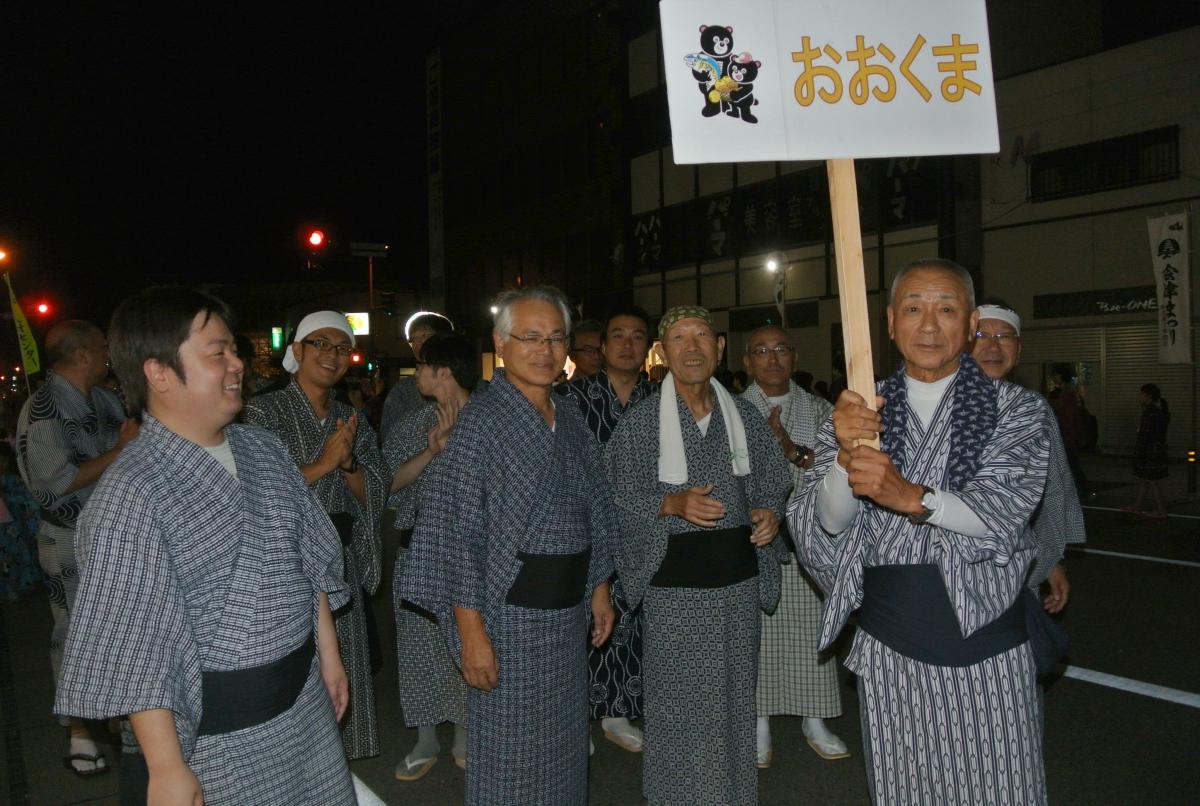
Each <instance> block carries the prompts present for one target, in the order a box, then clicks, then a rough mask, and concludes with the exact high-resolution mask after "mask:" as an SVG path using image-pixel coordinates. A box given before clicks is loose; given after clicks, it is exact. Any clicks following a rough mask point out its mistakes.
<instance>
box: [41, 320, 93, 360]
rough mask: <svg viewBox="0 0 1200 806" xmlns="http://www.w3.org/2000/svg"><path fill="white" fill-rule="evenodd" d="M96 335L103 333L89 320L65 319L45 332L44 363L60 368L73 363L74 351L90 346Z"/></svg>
mask: <svg viewBox="0 0 1200 806" xmlns="http://www.w3.org/2000/svg"><path fill="white" fill-rule="evenodd" d="M97 336H100V337H101V338H103V336H104V333H103V332H101V330H100V328H98V327H96V326H95V325H93V324H92V323H91V322H85V321H84V320H82V319H65V320H63V321H62V322H59V323H58V324H56V325H54V326H53V327H51V328H50V330H49V332H47V333H46V344H45V350H46V364H47V365H48V366H49V367H50V368H51V369H61V368H65V367H68V366H71V365H73V364H74V363H75V353H76V352H77V351H79V350H86V349H87V348H88V347H91V346H92V340H93V339H95V338H96V337H97Z"/></svg>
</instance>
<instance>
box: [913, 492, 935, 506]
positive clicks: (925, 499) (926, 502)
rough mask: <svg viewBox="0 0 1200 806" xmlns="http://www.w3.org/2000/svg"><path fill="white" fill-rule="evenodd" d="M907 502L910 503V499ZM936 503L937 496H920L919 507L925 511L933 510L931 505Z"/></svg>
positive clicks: (927, 494) (931, 494)
mask: <svg viewBox="0 0 1200 806" xmlns="http://www.w3.org/2000/svg"><path fill="white" fill-rule="evenodd" d="M909 500H910V501H911V500H912V499H911V498H910V499H909ZM936 503H937V496H935V495H934V494H933V493H925V494H924V495H923V496H921V506H923V507H925V509H933V505H934V504H936Z"/></svg>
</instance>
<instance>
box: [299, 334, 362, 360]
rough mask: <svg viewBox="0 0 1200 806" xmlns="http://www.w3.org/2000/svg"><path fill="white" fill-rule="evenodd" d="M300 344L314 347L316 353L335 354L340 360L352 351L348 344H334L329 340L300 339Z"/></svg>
mask: <svg viewBox="0 0 1200 806" xmlns="http://www.w3.org/2000/svg"><path fill="white" fill-rule="evenodd" d="M300 343H301V344H309V345H312V346H313V347H316V348H317V352H318V353H337V354H338V355H339V356H341V357H342V358H345V357H346V356H348V355H350V353H352V352H353V351H354V348H353V347H351V346H350V345H349V344H334V343H333V342H331V341H330V340H329V339H300Z"/></svg>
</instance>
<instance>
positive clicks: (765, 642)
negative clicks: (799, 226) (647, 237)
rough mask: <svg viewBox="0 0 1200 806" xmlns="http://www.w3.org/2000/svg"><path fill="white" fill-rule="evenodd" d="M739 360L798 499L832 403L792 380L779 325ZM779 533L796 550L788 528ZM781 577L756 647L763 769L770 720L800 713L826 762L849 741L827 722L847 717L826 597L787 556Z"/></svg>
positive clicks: (757, 334) (747, 395) (749, 396)
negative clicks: (830, 648)
mask: <svg viewBox="0 0 1200 806" xmlns="http://www.w3.org/2000/svg"><path fill="white" fill-rule="evenodd" d="M742 365H743V366H744V367H745V368H746V372H747V373H749V375H750V377H751V378H753V379H754V382H753V383H751V384H750V386H749V387H748V388H747V389H746V391H745V392H743V393H742V397H743V398H744V399H746V400H748V401H750V402H751V403H753V404H754V408H756V409H758V411H759V413H760V414H762V416H763V417H764V418H765V419H766V421H767V425H769V426H770V427H771V432H772V433H773V434H774V435H775V439H776V441H778V443H779V449H780V450H781V451H782V452H783V458H784V459H786V460H787V461H788V464H789V466H790V467H789V469H790V471H791V477H792V492H791V497H790V499H789V503H790V502H791V501H795V500H796V499H797V498H799V496H800V488H801V486H802V485H803V483H804V471H805V470H807V469H808V468H810V467H812V464H813V449H812V447H811V446H813V445H815V444H816V443H817V431H819V430H820V428H821V425H822V423H824V422H825V420H827V419H828V418H829V414H830V412H832V411H833V405H832V404H831V403H829V402H828V401H826V400H823V399H821V398H817V397H814V396H813V395H810V394H809V393H808V392H805V391H804V390H803V389H801V388H800V387H799V386H797V385H796V384H795V383H794V382H793V381H792V370H794V369H795V365H796V351H795V349H794V348H793V347H792V345H791V342H790V341H789V340H788V334H787V331H785V330H784V329H783V328H781V327H778V326H776V325H767V326H765V327H760V328H759V329H758V330H755V331H754V332H753V333H751V334H750V338H748V339H747V340H746V354H745V355H744V356H743V357H742ZM780 534H781V536H782V537H783V538H784V539H785V541H786V542H787V543H788V544H789V548H791V549H792V551H794V550H795V547H794V546H793V545H791V537H790V535H789V534H788V533H787V529H786V526H785V525H781V526H780ZM781 559H782V560H783V563H784V564H783V567H782V569H781V570H782V572H783V579H782V584H781V588H780V594H779V607H778V608H777V609H776V610H775V612H774V613H773V614H772V615H766V614H765V613H764V614H763V616H762V638H761V640H760V642H759V650H758V737H757V742H758V767H759V769H766V768H767V767H770V766H771V759H772V755H773V752H772V748H771V727H770V721H769V720H770V718H771V717H772V716H778V715H781V714H782V715H788V716H802V717H804V720H803V722H802V723H801V730H802V731H803V733H804V738H805V739H806V740H807V741H808V744H809V746H810V747H812V749H813V750H815V751H816V753H817V755H819V756H820V757H821V758H824V759H839V758H846V757H848V756H849V755H850V754H849V753H848V752H847V751H846V744H845V742H843V741H842V740H841V739H840V738H838V737H837V736H836V735H834V734H833V733H831V732H830V731H829V729H828V728H827V727H825V719H826V718H829V717H837V716H841V715H842V701H841V697H840V696H839V695H838V681H837V658H836V656H835V654H834V653H833V652H824V653H821V652H819V651H818V650H817V643H818V639H819V638H820V634H821V597H820V595H819V594H818V592H817V588H816V585H815V584H814V583H813V582H812V580H811V579H810V578H809V576H808V574H806V573H805V572H804V570H803V569H802V568H801V567H800V563H798V562H793V561H792V560H793V557H792V554H791V553H790V552H789V553H787V554H782V555H781Z"/></svg>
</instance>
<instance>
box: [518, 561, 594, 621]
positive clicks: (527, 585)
mask: <svg viewBox="0 0 1200 806" xmlns="http://www.w3.org/2000/svg"><path fill="white" fill-rule="evenodd" d="M517 559H518V560H520V561H521V570H520V572H519V573H518V574H517V579H516V581H514V582H513V584H512V587H511V588H509V589H508V595H507V596H506V597H505V598H504V601H506V602H508V603H509V604H510V605H516V606H517V607H531V608H534V609H535V610H564V609H566V608H568V607H574V606H575V605H577V604H579V603H580V602H582V601H583V594H584V592H585V591H586V590H587V581H588V565H589V564H590V562H591V559H592V549H591V548H590V547H589V548H586V549H584V550H583V551H579V552H576V553H575V554H530V553H528V552H524V551H518V552H517Z"/></svg>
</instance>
